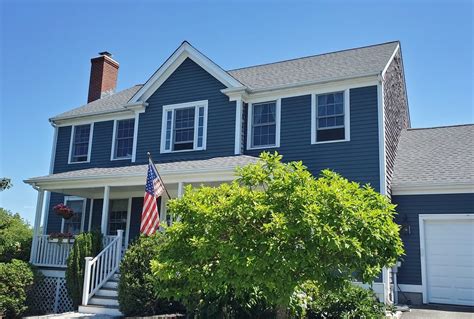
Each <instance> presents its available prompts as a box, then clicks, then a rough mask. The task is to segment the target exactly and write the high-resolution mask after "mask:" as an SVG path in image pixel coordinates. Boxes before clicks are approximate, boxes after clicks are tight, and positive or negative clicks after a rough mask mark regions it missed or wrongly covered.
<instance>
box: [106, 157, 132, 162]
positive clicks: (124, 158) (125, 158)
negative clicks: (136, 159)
mask: <svg viewBox="0 0 474 319" xmlns="http://www.w3.org/2000/svg"><path fill="white" fill-rule="evenodd" d="M131 159H132V158H131V157H118V158H111V159H110V160H111V161H126V160H131Z"/></svg>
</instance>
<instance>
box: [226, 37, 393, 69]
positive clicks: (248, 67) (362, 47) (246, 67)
mask: <svg viewBox="0 0 474 319" xmlns="http://www.w3.org/2000/svg"><path fill="white" fill-rule="evenodd" d="M390 43H400V41H399V40H394V41H387V42H382V43H377V44H371V45H365V46H361V47H355V48H350V49H343V50H336V51H331V52H325V53H319V54H312V55H307V56H302V57H298V58H291V59H286V60H280V61H274V62H268V63H261V64H255V65H250V66H244V67H241V68H236V69H230V70H225V71H226V72H232V71H238V70H244V69H250V68H255V67H260V66H265V65H272V64H277V63H284V62H290V61H296V60H302V59H307V58H314V57H317V56H322V55H329V54H335V53H341V52H346V51H352V50H358V49H366V48H371V47H376V46H382V45H386V44H390Z"/></svg>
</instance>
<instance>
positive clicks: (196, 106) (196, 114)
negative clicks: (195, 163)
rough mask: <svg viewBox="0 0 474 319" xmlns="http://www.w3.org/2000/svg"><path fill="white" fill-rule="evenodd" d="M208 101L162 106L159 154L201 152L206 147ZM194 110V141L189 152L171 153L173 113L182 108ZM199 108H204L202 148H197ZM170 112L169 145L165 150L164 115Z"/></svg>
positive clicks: (165, 127)
mask: <svg viewBox="0 0 474 319" xmlns="http://www.w3.org/2000/svg"><path fill="white" fill-rule="evenodd" d="M208 103H209V101H208V100H201V101H193V102H186V103H179V104H169V105H163V108H162V109H163V110H162V116H161V142H160V153H179V152H189V151H203V150H205V149H206V146H207V116H208ZM191 107H193V108H194V141H193V148H192V149H189V150H179V151H173V130H174V120H175V111H176V110H177V109H183V108H191ZM199 108H204V123H203V125H204V127H203V136H202V146H201V147H198V146H197V139H198V121H199ZM170 111H171V112H172V116H171V144H170V149H169V150H167V149H166V129H167V126H166V125H167V123H166V122H167V121H166V113H167V112H170Z"/></svg>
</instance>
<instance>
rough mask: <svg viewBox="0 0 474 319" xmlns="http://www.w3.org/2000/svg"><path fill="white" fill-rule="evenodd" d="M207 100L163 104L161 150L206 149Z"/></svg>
mask: <svg viewBox="0 0 474 319" xmlns="http://www.w3.org/2000/svg"><path fill="white" fill-rule="evenodd" d="M206 135H207V100H206V101H197V102H190V103H183V104H173V105H165V106H163V119H162V131H161V152H162V153H167V152H177V151H193V150H204V149H206Z"/></svg>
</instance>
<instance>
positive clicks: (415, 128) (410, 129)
mask: <svg viewBox="0 0 474 319" xmlns="http://www.w3.org/2000/svg"><path fill="white" fill-rule="evenodd" d="M461 126H474V123H465V124H452V125H442V126H430V127H413V128H407V129H406V131H421V130H433V129H438V128H450V127H461Z"/></svg>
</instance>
